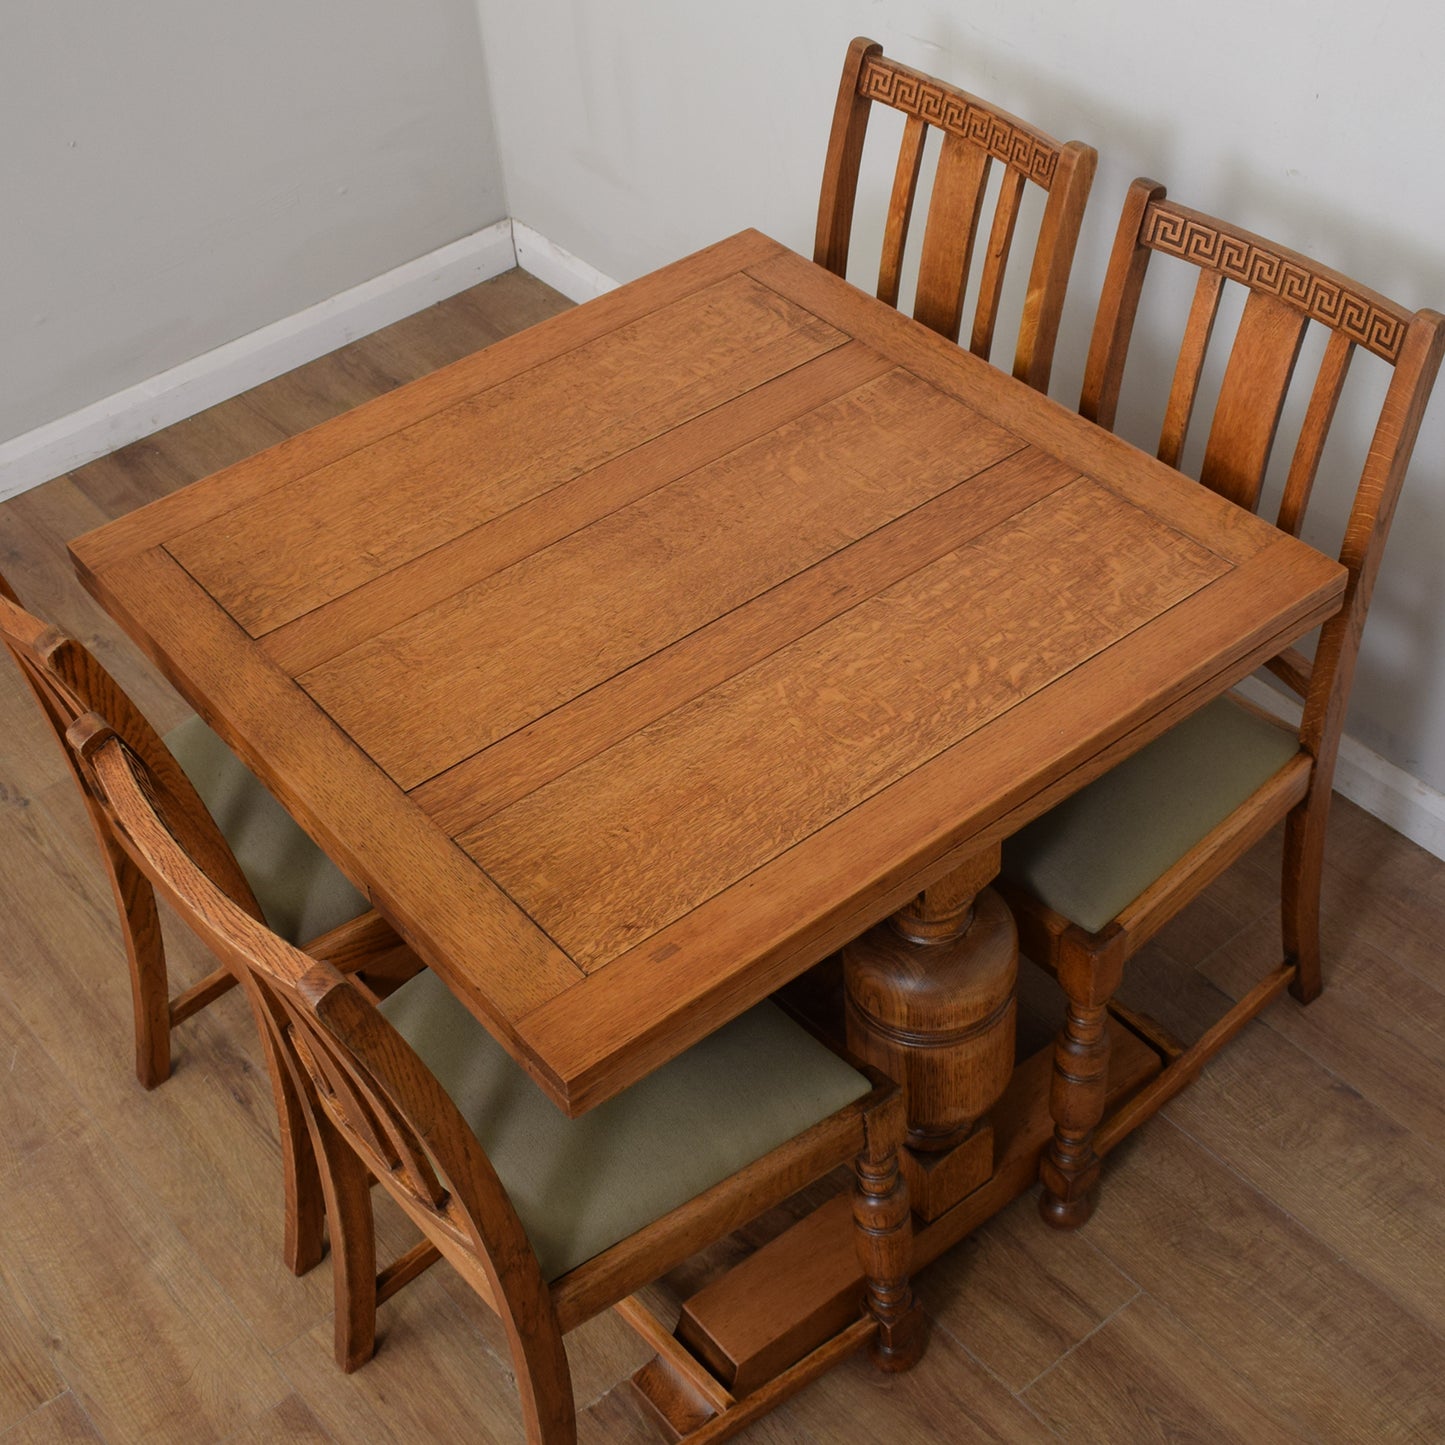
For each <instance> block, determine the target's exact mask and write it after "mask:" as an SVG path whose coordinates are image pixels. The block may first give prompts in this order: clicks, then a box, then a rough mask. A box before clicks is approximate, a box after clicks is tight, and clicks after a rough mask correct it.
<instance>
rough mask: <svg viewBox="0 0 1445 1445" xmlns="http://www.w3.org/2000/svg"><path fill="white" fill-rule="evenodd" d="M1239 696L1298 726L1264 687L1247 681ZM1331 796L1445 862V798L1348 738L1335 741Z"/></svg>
mask: <svg viewBox="0 0 1445 1445" xmlns="http://www.w3.org/2000/svg"><path fill="white" fill-rule="evenodd" d="M1238 690H1239V692H1240V693H1241V694H1242V695H1243V696H1245V697H1247V698H1248V699H1249V700H1250V702H1252V703H1254V704H1256V706H1258V707H1262V708H1263V709H1264V710H1265V711H1266V712H1271V713H1273V714H1274V715H1275V716H1276V717H1279V718H1283V719H1284V720H1285V721H1286V722H1288V723H1290V724H1291V725H1294V724H1296V723H1298V722H1299V719H1300V707H1299V704H1298V703H1297V702H1295V701H1294V700H1293V699H1292V698H1288V697H1285V696H1284V695H1283V694H1281V693H1279V692H1276V691H1275V689H1274V688H1272V687H1270V686H1269V684H1268V683H1265V682H1261V681H1260V680H1259V679H1258V678H1255V677H1247V678H1245V680H1244V681H1243V682H1242V683H1241V684H1240V685H1239V689H1238ZM1335 791H1336V792H1337V793H1339V794H1340V795H1341V796H1342V797H1345V798H1348V799H1349V800H1350V802H1352V803H1356V804H1358V805H1359V806H1360V807H1361V808H1363V809H1364V810H1365V811H1366V812H1367V813H1370V814H1372V815H1373V816H1374V817H1376V818H1378V819H1379V820H1380V821H1381V822H1382V823H1388V824H1389V825H1390V827H1392V828H1393V829H1394V830H1395V831H1396V832H1397V833H1403V834H1404V835H1405V837H1407V838H1408V839H1409V840H1410V841H1411V842H1412V843H1418V844H1419V845H1420V846H1421V847H1422V848H1423V849H1425V851H1426V852H1427V853H1433V854H1434V855H1435V856H1436V857H1437V858H1445V793H1437V792H1436V791H1435V789H1434V788H1432V787H1429V786H1428V785H1427V784H1425V783H1422V782H1421V781H1420V780H1419V779H1418V778H1416V777H1413V776H1411V774H1409V773H1407V772H1406V771H1405V770H1404V769H1403V768H1397V767H1396V766H1395V765H1394V763H1391V762H1387V761H1386V760H1385V759H1384V758H1382V757H1381V756H1380V755H1379V753H1377V752H1373V751H1371V750H1370V749H1369V748H1367V747H1366V746H1365V745H1364V744H1363V743H1357V742H1356V741H1355V740H1354V738H1351V737H1346V738H1342V739H1341V740H1340V755H1339V758H1338V760H1337V761H1336V763H1335Z"/></svg>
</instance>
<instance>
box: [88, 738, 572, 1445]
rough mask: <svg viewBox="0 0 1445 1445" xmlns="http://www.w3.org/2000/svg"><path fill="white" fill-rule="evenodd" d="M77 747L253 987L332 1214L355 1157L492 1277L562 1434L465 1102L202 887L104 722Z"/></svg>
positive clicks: (562, 1411)
mask: <svg viewBox="0 0 1445 1445" xmlns="http://www.w3.org/2000/svg"><path fill="white" fill-rule="evenodd" d="M68 740H69V743H70V745H71V747H72V749H73V751H74V754H75V756H76V758H77V759H78V760H79V767H80V770H81V771H83V772H85V773H87V774H88V787H89V788H90V791H91V795H92V796H93V797H95V798H96V800H97V805H98V806H99V807H100V808H101V809H102V810H103V811H104V813H105V816H106V819H107V822H108V825H109V827H110V829H111V832H112V834H113V836H114V837H115V838H116V839H117V841H118V843H119V844H120V846H122V847H123V848H124V849H125V851H126V853H127V854H128V855H129V857H130V858H131V860H132V862H133V863H134V864H135V866H136V867H137V868H138V869H140V870H141V871H142V872H143V873H144V874H145V876H146V878H147V880H148V882H149V883H150V885H151V886H152V887H153V888H154V889H155V890H156V891H157V892H159V893H160V895H161V896H162V897H163V898H165V900H166V901H167V902H168V903H169V904H170V905H171V906H172V907H173V908H174V909H175V910H176V911H177V913H178V914H180V915H181V916H182V917H183V918H184V919H185V920H186V922H187V923H188V924H189V925H190V926H191V927H192V928H194V929H195V931H196V932H197V934H198V935H199V936H200V937H201V938H202V939H203V940H204V941H205V942H206V944H207V945H208V946H209V947H210V948H211V949H213V950H214V951H215V953H216V954H217V956H218V957H220V958H221V959H222V960H223V961H224V962H225V963H226V964H227V966H228V967H229V968H230V969H231V970H232V971H233V972H234V973H235V974H236V975H237V977H239V978H241V979H242V981H243V985H244V986H245V987H246V989H247V992H248V993H249V994H250V995H251V997H252V1001H253V1003H255V1004H256V1005H257V1008H256V1013H257V1017H258V1019H259V1020H260V1021H261V1022H262V1025H263V1027H264V1029H265V1030H266V1031H267V1032H268V1033H269V1035H270V1044H271V1047H272V1049H273V1050H274V1051H275V1053H276V1055H277V1056H278V1057H279V1058H280V1059H281V1060H282V1061H284V1064H285V1066H286V1067H287V1069H288V1070H289V1072H290V1074H291V1077H292V1080H293V1082H294V1084H295V1085H296V1087H297V1088H298V1090H300V1091H302V1095H303V1097H304V1098H306V1099H308V1100H309V1101H310V1104H309V1107H308V1108H307V1110H306V1114H307V1120H308V1123H309V1125H310V1126H311V1128H312V1143H313V1146H314V1147H315V1148H316V1150H317V1153H318V1156H319V1157H320V1158H322V1159H323V1160H324V1161H325V1165H324V1167H323V1168H322V1170H321V1178H322V1186H323V1188H324V1189H325V1190H326V1196H327V1197H326V1205H327V1214H328V1217H329V1218H330V1219H332V1221H333V1224H335V1222H336V1221H339V1220H340V1219H342V1218H343V1217H344V1213H345V1212H346V1211H348V1210H351V1209H354V1204H355V1201H354V1198H349V1197H346V1196H344V1195H343V1194H341V1193H340V1192H339V1191H338V1190H337V1185H338V1183H341V1182H347V1181H349V1182H350V1183H352V1184H354V1183H355V1178H356V1174H355V1168H354V1164H353V1165H350V1166H349V1165H348V1161H349V1160H359V1161H360V1163H361V1165H362V1166H363V1168H364V1169H365V1171H366V1172H367V1173H368V1174H369V1175H370V1176H372V1177H374V1178H376V1179H378V1180H379V1181H381V1183H382V1184H384V1185H385V1186H386V1188H387V1190H388V1192H389V1193H391V1195H392V1196H393V1197H394V1198H395V1199H396V1200H397V1201H398V1203H400V1204H401V1205H402V1207H403V1208H404V1209H405V1210H406V1212H407V1213H408V1214H409V1215H411V1216H412V1218H413V1219H414V1220H416V1222H417V1223H418V1224H419V1225H421V1226H422V1227H423V1228H424V1229H425V1231H426V1233H427V1234H428V1235H429V1236H430V1237H431V1238H432V1239H433V1240H434V1241H436V1242H437V1243H438V1244H439V1245H440V1247H441V1249H442V1252H443V1253H445V1254H446V1255H447V1256H448V1257H449V1258H451V1259H452V1260H453V1262H455V1263H456V1264H458V1265H459V1266H460V1267H461V1269H462V1271H463V1273H464V1274H466V1275H467V1276H468V1277H474V1276H476V1275H478V1274H480V1275H481V1276H483V1278H484V1281H485V1288H484V1289H483V1290H482V1293H483V1296H484V1298H486V1299H487V1300H488V1302H489V1303H490V1304H491V1305H492V1307H493V1309H494V1310H495V1311H496V1313H497V1314H498V1316H499V1318H500V1319H501V1321H502V1323H503V1325H504V1327H505V1329H506V1331H507V1334H508V1337H509V1340H510V1342H511V1345H512V1351H513V1360H514V1363H515V1364H516V1365H517V1367H518V1368H517V1383H518V1389H519V1391H520V1392H521V1396H522V1407H523V1415H524V1418H525V1420H526V1422H527V1428H528V1432H529V1436H528V1438H538V1439H552V1438H555V1435H554V1433H552V1432H555V1431H556V1430H557V1429H558V1427H559V1422H561V1421H564V1420H570V1418H571V1415H572V1395H571V1381H570V1376H569V1374H568V1370H567V1358H566V1353H565V1351H564V1349H563V1346H562V1332H561V1329H560V1326H559V1323H558V1320H557V1315H556V1311H555V1310H554V1308H553V1306H552V1302H551V1298H550V1295H549V1293H548V1289H547V1286H546V1284H545V1282H544V1281H543V1279H542V1273H541V1269H540V1267H539V1266H538V1264H537V1259H536V1255H535V1253H534V1252H533V1250H532V1247H531V1245H530V1243H529V1242H528V1241H527V1237H526V1233H525V1231H524V1230H523V1228H522V1224H521V1221H520V1220H519V1219H518V1217H517V1214H516V1211H515V1209H514V1208H513V1206H512V1203H511V1201H510V1199H509V1198H508V1197H507V1194H506V1191H505V1190H504V1189H503V1187H502V1184H501V1181H500V1180H499V1179H498V1178H497V1175H496V1173H495V1171H494V1170H493V1169H492V1166H491V1164H490V1162H489V1161H488V1159H487V1158H486V1155H485V1154H484V1153H483V1151H482V1149H481V1146H480V1145H479V1144H478V1143H477V1141H476V1137H475V1136H474V1135H473V1134H472V1132H471V1130H470V1129H469V1128H468V1127H467V1125H466V1123H465V1121H464V1120H463V1119H462V1117H461V1115H460V1113H459V1112H458V1111H457V1108H456V1106H455V1104H454V1103H453V1102H452V1100H451V1099H450V1098H449V1097H448V1095H447V1094H446V1092H445V1090H443V1089H442V1088H441V1086H440V1085H439V1084H438V1083H437V1082H436V1079H435V1076H434V1075H433V1074H432V1073H431V1071H430V1070H429V1069H428V1068H427V1067H426V1065H425V1064H424V1063H423V1062H422V1061H421V1059H419V1058H418V1057H417V1055H416V1053H415V1052H414V1051H413V1050H412V1048H411V1046H410V1045H409V1044H408V1043H407V1042H406V1041H405V1040H404V1039H403V1038H402V1037H401V1035H400V1034H399V1033H397V1031H396V1030H395V1029H394V1028H393V1027H392V1025H391V1024H390V1023H389V1022H388V1021H387V1020H386V1019H385V1018H384V1017H383V1016H382V1015H381V1014H380V1013H379V1012H377V1010H376V1008H375V1007H374V1006H373V1005H372V1004H371V1003H370V1002H369V1001H368V1000H367V999H366V998H365V997H364V996H363V995H362V993H361V992H360V991H359V990H358V988H357V987H356V985H355V984H354V982H353V981H352V980H351V979H349V978H347V977H346V976H345V975H343V974H341V973H340V972H338V970H337V969H336V968H334V967H333V966H332V965H331V964H330V963H327V962H325V961H322V960H317V959H314V958H312V957H310V956H309V955H308V954H305V953H303V952H301V951H300V950H299V949H296V948H293V947H292V946H291V945H290V944H288V943H286V942H285V941H284V940H283V939H281V938H278V937H277V936H276V935H275V934H274V933H272V932H271V931H270V929H269V928H267V927H266V926H265V924H264V923H262V922H260V921H259V920H258V919H256V918H255V917H253V916H252V915H251V914H250V912H249V911H248V910H246V909H245V908H243V907H241V906H239V905H238V903H237V901H236V900H234V899H233V898H231V897H230V896H229V895H228V893H227V891H226V890H225V889H223V888H222V887H220V886H218V884H217V883H216V882H215V881H214V880H213V879H212V878H210V877H209V876H208V875H207V873H206V871H205V869H204V867H203V866H202V865H200V863H199V861H198V860H197V859H196V857H195V855H194V853H193V851H192V845H193V842H194V841H195V840H194V837H193V833H192V828H191V824H192V821H193V820H192V819H191V818H190V817H189V814H188V810H187V809H186V807H185V804H184V800H183V799H181V798H177V797H176V796H175V795H174V794H172V793H171V791H170V789H169V788H168V786H167V785H166V783H165V782H164V781H163V780H161V779H159V778H157V777H155V776H154V775H153V774H151V773H150V772H149V770H148V768H147V765H146V764H145V762H144V760H143V759H141V758H139V756H138V755H137V754H136V753H134V752H133V751H132V750H131V749H130V748H129V745H128V744H127V743H126V742H125V741H124V740H123V739H122V738H121V737H119V735H118V734H117V733H116V731H115V730H114V729H113V728H112V727H111V726H110V725H109V724H108V723H107V722H105V721H104V720H103V719H101V718H99V717H98V716H96V715H94V714H88V715H85V716H83V717H81V718H80V719H79V720H77V721H76V723H74V724H73V725H72V727H71V728H70V730H69V733H68ZM318 1106H319V1107H318ZM337 1243H338V1241H337V1239H336V1238H335V1236H334V1237H333V1245H334V1246H335V1245H336V1244H337ZM358 1263H360V1261H358V1260H356V1259H354V1258H339V1259H338V1260H337V1266H338V1267H337V1271H336V1273H337V1308H338V1310H343V1309H347V1308H349V1298H348V1294H349V1289H350V1287H351V1286H354V1284H355V1283H356V1281H355V1280H350V1279H348V1278H347V1274H348V1272H349V1271H351V1270H354V1269H355V1268H356V1266H357V1265H358ZM366 1345H367V1348H366V1350H365V1354H367V1355H369V1353H370V1341H367V1342H366Z"/></svg>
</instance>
